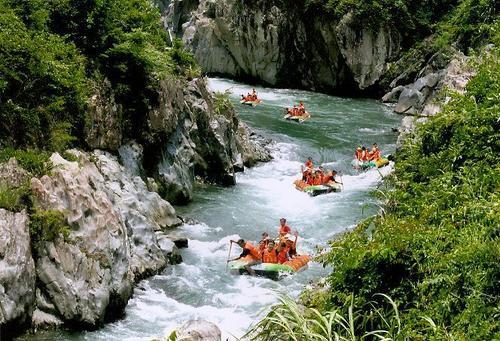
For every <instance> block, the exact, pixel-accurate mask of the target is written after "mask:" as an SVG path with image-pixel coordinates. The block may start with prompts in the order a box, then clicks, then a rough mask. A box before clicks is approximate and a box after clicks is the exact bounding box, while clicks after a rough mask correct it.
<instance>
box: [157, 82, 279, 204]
mask: <svg viewBox="0 0 500 341" xmlns="http://www.w3.org/2000/svg"><path fill="white" fill-rule="evenodd" d="M182 85H183V84H181V83H179V82H178V81H168V80H166V81H164V82H163V83H162V90H161V93H160V105H159V106H158V108H157V109H155V110H152V111H151V113H150V117H149V121H150V127H151V130H152V132H153V133H154V134H156V135H158V136H163V137H162V138H161V141H163V143H162V145H159V146H158V149H159V150H160V153H159V159H158V160H157V161H153V162H152V163H153V164H157V166H154V167H156V169H155V173H156V174H158V175H157V179H156V180H157V181H158V183H159V185H160V191H161V192H162V193H163V194H164V196H165V198H166V199H167V200H169V201H170V202H173V203H186V202H188V201H190V200H191V198H192V194H193V184H194V181H195V176H199V177H200V178H202V179H203V180H205V181H208V182H214V183H218V184H221V185H233V184H235V175H234V173H235V167H236V168H241V164H242V163H243V164H255V163H256V162H258V161H268V160H269V159H270V158H271V156H270V153H269V151H268V150H267V149H266V148H265V146H263V145H261V144H258V143H255V142H254V141H252V139H251V138H250V134H249V132H248V128H241V127H244V125H243V123H241V122H240V121H239V120H238V118H237V117H236V114H235V112H234V110H233V109H231V108H223V109H221V108H218V107H217V105H216V103H215V102H214V100H213V96H212V94H211V93H210V92H209V91H208V89H207V85H206V81H205V79H201V78H200V79H196V80H193V81H191V82H189V83H188V84H187V85H186V84H184V85H186V86H182ZM250 146H251V147H250ZM252 148H253V149H252ZM148 163H151V162H148Z"/></svg>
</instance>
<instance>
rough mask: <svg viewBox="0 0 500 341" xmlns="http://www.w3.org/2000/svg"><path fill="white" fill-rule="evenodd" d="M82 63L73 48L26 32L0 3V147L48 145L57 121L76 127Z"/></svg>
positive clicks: (40, 33)
mask: <svg viewBox="0 0 500 341" xmlns="http://www.w3.org/2000/svg"><path fill="white" fill-rule="evenodd" d="M84 63H85V59H84V58H83V57H82V56H81V55H80V53H79V52H78V50H77V49H76V47H75V46H74V45H73V44H70V43H67V42H66V41H65V40H64V39H63V38H62V37H59V36H57V35H54V34H51V33H49V32H44V31H37V30H32V29H30V28H29V27H27V26H26V25H25V23H23V21H22V20H21V19H20V18H19V17H18V16H17V15H16V12H15V11H14V10H13V9H10V8H9V7H8V6H7V4H6V2H5V1H4V0H1V1H0V147H5V146H12V147H22V146H31V147H41V148H45V147H48V146H47V144H48V141H49V135H50V132H51V131H52V128H53V127H54V125H55V124H57V122H59V121H61V120H65V121H67V122H70V123H71V124H72V125H74V126H78V125H79V124H81V117H82V116H83V110H84V106H85V93H86V82H85V70H84Z"/></svg>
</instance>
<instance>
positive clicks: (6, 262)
mask: <svg viewBox="0 0 500 341" xmlns="http://www.w3.org/2000/svg"><path fill="white" fill-rule="evenodd" d="M35 279H36V276H35V263H34V262H33V258H32V257H31V247H30V236H29V231H28V215H27V214H26V212H24V211H23V212H20V213H12V212H9V211H6V210H4V209H0V337H2V333H6V335H5V336H7V335H8V333H9V331H10V330H11V329H15V328H16V326H23V325H25V324H27V323H29V322H30V318H31V314H32V312H33V307H34V302H35Z"/></svg>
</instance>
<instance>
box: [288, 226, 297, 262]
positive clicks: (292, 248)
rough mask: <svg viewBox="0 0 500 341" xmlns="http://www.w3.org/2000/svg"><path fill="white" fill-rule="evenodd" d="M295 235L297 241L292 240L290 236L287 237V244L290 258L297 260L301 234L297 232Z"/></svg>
mask: <svg viewBox="0 0 500 341" xmlns="http://www.w3.org/2000/svg"><path fill="white" fill-rule="evenodd" d="M293 235H294V236H295V240H292V238H291V237H292V236H291V235H290V234H288V235H286V236H285V237H286V240H285V243H286V247H287V248H288V256H289V258H295V257H296V256H297V238H298V237H299V232H297V231H295V232H294V233H293Z"/></svg>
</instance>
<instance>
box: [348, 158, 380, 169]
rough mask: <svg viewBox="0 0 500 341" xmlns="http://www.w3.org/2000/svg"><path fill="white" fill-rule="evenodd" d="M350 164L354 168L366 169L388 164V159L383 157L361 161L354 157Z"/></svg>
mask: <svg viewBox="0 0 500 341" xmlns="http://www.w3.org/2000/svg"><path fill="white" fill-rule="evenodd" d="M351 164H352V166H353V167H354V168H357V169H362V170H366V169H370V168H380V167H384V166H387V165H388V164H389V159H388V158H384V157H383V158H380V159H378V160H376V161H368V162H362V161H359V160H356V159H354V160H352V162H351Z"/></svg>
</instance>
